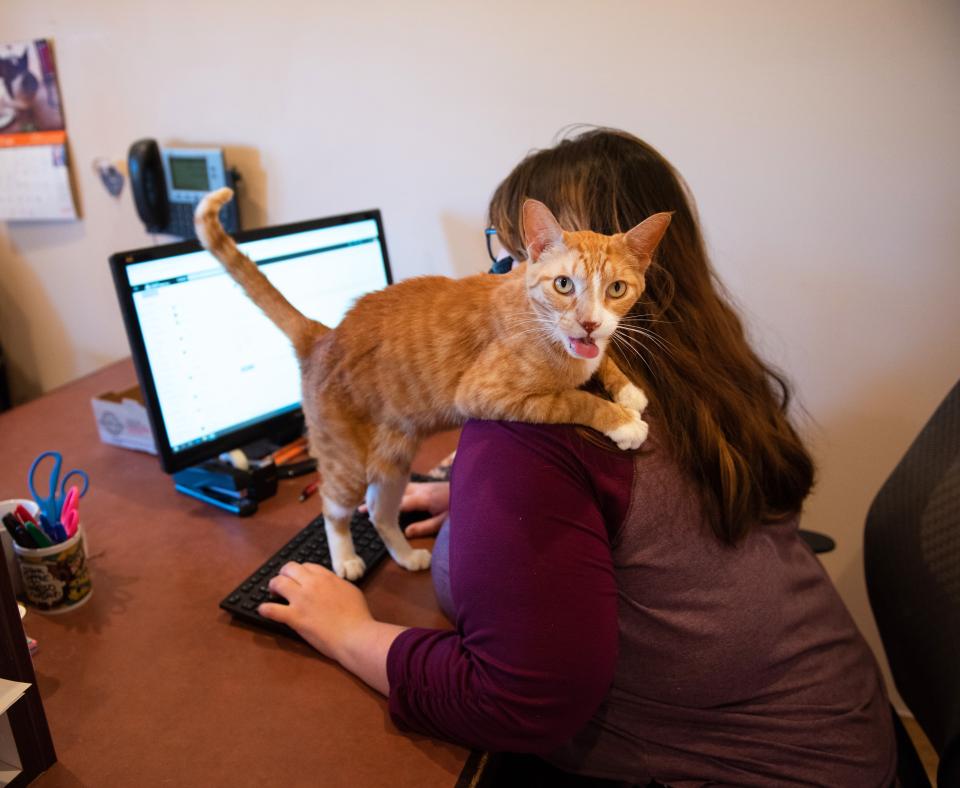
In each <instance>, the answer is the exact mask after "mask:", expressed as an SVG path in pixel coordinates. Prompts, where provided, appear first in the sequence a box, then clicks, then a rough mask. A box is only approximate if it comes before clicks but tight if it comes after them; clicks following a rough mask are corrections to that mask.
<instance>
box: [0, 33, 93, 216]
mask: <svg viewBox="0 0 960 788" xmlns="http://www.w3.org/2000/svg"><path fill="white" fill-rule="evenodd" d="M76 217H77V209H76V205H75V204H74V200H73V190H72V188H71V184H70V170H69V164H68V161H67V133H66V130H65V127H64V122H63V110H62V107H61V104H60V90H59V86H58V84H57V72H56V69H55V68H54V64H53V53H52V51H51V49H50V42H49V41H47V40H46V39H38V40H36V41H27V42H21V43H15V44H0V220H8V221H16V220H40V219H75V218H76Z"/></svg>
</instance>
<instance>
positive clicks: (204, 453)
mask: <svg viewBox="0 0 960 788" xmlns="http://www.w3.org/2000/svg"><path fill="white" fill-rule="evenodd" d="M368 219H373V220H374V221H375V222H376V224H377V234H378V237H379V241H380V250H381V252H382V253H383V269H384V273H385V274H386V279H387V285H390V284H393V273H392V271H391V268H390V256H389V254H388V252H387V239H386V236H385V235H384V232H383V218H382V216H381V214H380V210H379V209H378V208H373V209H370V210H366V211H356V212H353V213H345V214H338V215H336V216H327V217H324V218H321V219H310V220H307V221H301V222H292V223H290V224H280V225H272V226H269V227H261V228H258V229H256V230H242V231H240V232H237V233H231V235H232V236H233V238H234V239H235V240H236V241H237V243H246V242H248V241H260V240H263V239H266V238H275V237H277V236H280V235H292V234H295V233H299V232H305V231H309V230H319V229H323V228H324V227H332V226H334V225H338V224H350V223H353V222H358V221H366V220H368ZM202 249H203V247H202V246H201V245H200V242H199V241H197V240H192V241H178V242H175V243H169V244H163V245H160V246H150V247H145V248H142V249H132V250H129V251H126V252H116V253H115V254H112V255H110V271H111V273H112V275H113V283H114V287H115V289H116V291H117V297H118V300H119V302H120V313H121V315H122V316H123V324H124V327H125V329H126V332H127V340H128V342H129V345H130V353H131V355H132V357H133V366H134V368H135V369H136V373H137V380H138V381H139V383H140V390H141V391H142V392H143V400H144V405H145V407H146V411H147V416H148V418H149V419H150V427H151V429H152V430H153V439H154V443H155V445H156V448H157V456H158V457H159V459H160V465H161V467H162V468H163V470H164V471H166V472H167V473H176V472H177V471H181V470H184V469H185V468H189V467H190V466H192V465H197V464H198V463H201V462H203V461H205V460H208V459H211V458H213V457H217V456H218V455H219V454H221V453H223V452H225V451H230V450H231V449H235V448H238V447H240V446H244V445H246V444H249V443H252V442H253V441H256V440H260V439H264V438H267V439H270V438H273V439H280V440H284V439H287V438H289V437H291V436H294V435H297V434H299V433H300V432H302V430H303V411H302V410H301V408H299V407H297V408H294V409H293V410H291V411H289V412H287V413H281V414H279V415H277V416H273V417H272V418H269V419H264V420H263V421H259V422H256V423H255V424H251V425H248V426H246V427H242V428H240V429H237V430H231V431H230V432H227V433H225V434H223V435H221V436H219V437H218V438H215V439H214V440H211V441H206V442H204V443H200V444H197V445H196V446H190V447H189V448H186V449H183V450H182V451H179V452H175V451H173V448H172V447H171V445H170V438H169V436H168V435H167V429H166V425H165V424H164V422H163V412H162V411H161V409H160V399H159V397H158V396H157V388H156V384H155V382H154V378H153V371H152V369H151V368H150V362H149V359H148V357H147V349H146V344H145V343H144V341H143V332H142V329H141V327H140V321H139V319H138V317H137V312H136V308H135V307H134V304H133V290H132V289H131V287H130V282H129V279H128V277H127V274H126V269H127V267H128V266H130V265H135V264H137V263H144V262H149V261H151V260H157V259H159V258H162V257H171V256H175V255H180V254H188V253H190V252H199V251H202Z"/></svg>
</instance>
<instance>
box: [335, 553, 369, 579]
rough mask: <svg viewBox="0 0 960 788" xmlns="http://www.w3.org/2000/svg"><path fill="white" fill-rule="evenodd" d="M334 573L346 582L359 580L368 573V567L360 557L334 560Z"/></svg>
mask: <svg viewBox="0 0 960 788" xmlns="http://www.w3.org/2000/svg"><path fill="white" fill-rule="evenodd" d="M333 571H334V572H336V574H337V575H339V576H340V577H342V578H343V579H344V580H359V579H360V578H361V577H363V573H364V572H366V571H367V565H366V564H365V563H364V561H363V559H362V558H361V557H360V556H358V555H354V556H352V557H351V558H344V559H337V558H334V559H333Z"/></svg>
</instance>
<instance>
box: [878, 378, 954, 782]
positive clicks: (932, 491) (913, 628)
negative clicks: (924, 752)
mask: <svg viewBox="0 0 960 788" xmlns="http://www.w3.org/2000/svg"><path fill="white" fill-rule="evenodd" d="M863 557H864V569H865V573H866V580H867V591H868V593H869V596H870V606H871V607H872V608H873V615H874V618H875V619H876V621H877V627H878V628H879V630H880V637H881V639H882V640H883V647H884V650H885V651H886V653H887V658H888V659H889V661H890V669H891V671H892V672H893V678H894V682H895V683H896V685H897V689H898V690H899V691H900V695H901V696H902V697H903V700H904V701H905V702H906V704H907V706H908V707H909V708H910V710H911V711H912V712H913V714H914V716H915V717H916V719H917V722H918V723H919V724H920V727H921V728H923V730H924V732H925V733H926V735H927V738H929V739H930V742H931V743H932V744H933V746H934V748H935V749H936V751H937V753H938V754H939V756H940V766H939V769H938V772H937V778H938V783H939V785H941V786H960V382H958V383H957V384H956V385H955V386H954V387H953V389H952V390H951V391H950V393H949V394H948V395H947V397H946V399H945V400H944V401H943V402H942V403H941V404H940V406H939V407H938V408H937V410H936V412H935V413H934V414H933V416H931V417H930V420H929V421H928V422H927V424H926V426H924V428H923V430H922V431H921V432H920V434H919V435H918V436H917V438H916V440H914V442H913V444H912V445H911V446H910V448H909V449H908V450H907V453H906V454H905V455H904V457H903V459H902V460H900V462H899V464H898V465H897V467H896V468H895V469H894V470H893V473H892V474H891V475H890V477H889V478H888V479H887V481H886V482H885V483H884V485H883V487H881V489H880V492H879V493H877V496H876V498H875V499H874V501H873V503H872V505H871V506H870V511H869V512H868V514H867V521H866V527H865V529H864V538H863ZM894 723H895V725H896V726H897V728H898V730H897V736H898V752H899V754H900V756H901V757H900V765H899V770H898V775H899V777H900V780H901V784H902V785H904V786H912V785H929V783H928V782H927V780H926V777H925V776H924V775H923V770H922V768H921V769H920V773H919V775H917V774H916V773H915V768H916V767H918V766H919V758H917V755H916V751H915V750H914V749H913V745H912V744H911V743H910V739H909V737H908V736H907V735H906V731H905V730H903V727H902V725H900V720H899V718H897V716H896V714H894ZM914 762H915V763H914ZM911 765H913V767H914V768H913V769H912V768H911Z"/></svg>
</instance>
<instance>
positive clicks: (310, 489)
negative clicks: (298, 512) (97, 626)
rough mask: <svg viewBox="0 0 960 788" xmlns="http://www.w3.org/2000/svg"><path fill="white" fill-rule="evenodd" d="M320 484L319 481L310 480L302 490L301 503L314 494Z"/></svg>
mask: <svg viewBox="0 0 960 788" xmlns="http://www.w3.org/2000/svg"><path fill="white" fill-rule="evenodd" d="M319 486H320V482H319V481H315V482H310V484H308V485H307V486H306V487H304V488H303V490H302V491H301V492H300V503H303V502H304V501H305V500H307V498H309V497H310V496H311V495H313V494H314V493H315V492H316V491H317V487H319Z"/></svg>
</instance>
